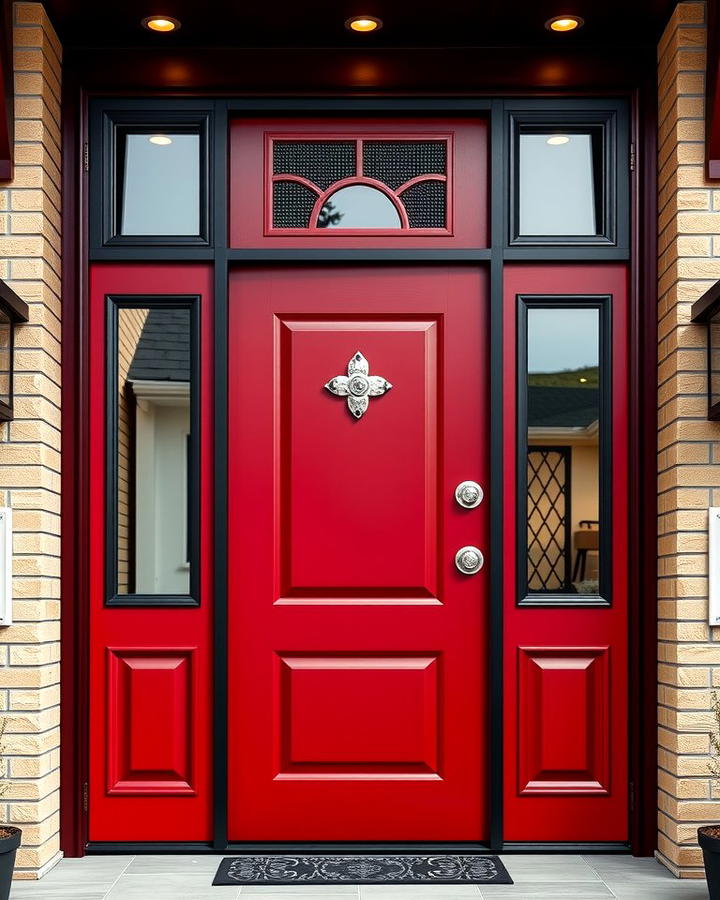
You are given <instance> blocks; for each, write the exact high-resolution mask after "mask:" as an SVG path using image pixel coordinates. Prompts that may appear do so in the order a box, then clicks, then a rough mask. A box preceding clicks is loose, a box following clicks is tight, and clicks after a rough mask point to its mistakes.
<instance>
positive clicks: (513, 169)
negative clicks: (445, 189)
mask: <svg viewBox="0 0 720 900" xmlns="http://www.w3.org/2000/svg"><path fill="white" fill-rule="evenodd" d="M505 110H506V117H507V130H508V149H509V153H510V156H509V163H508V172H509V184H508V194H507V200H508V210H509V215H508V223H507V224H508V229H507V232H506V234H507V241H508V247H509V248H511V249H514V248H533V249H534V250H535V252H536V253H537V250H539V249H541V248H545V247H548V248H549V247H555V248H560V247H563V248H566V252H567V250H568V249H574V250H576V251H577V250H578V249H580V250H581V252H582V258H584V259H585V258H587V251H588V250H594V251H595V252H596V253H598V254H599V258H605V259H607V258H608V256H607V254H608V252H609V251H612V250H619V251H620V252H621V253H622V254H623V256H622V258H627V257H628V256H629V252H630V251H629V248H630V214H629V211H630V206H629V199H630V184H629V176H630V137H629V135H630V132H629V119H628V108H627V104H626V103H625V102H624V101H616V100H594V101H593V102H592V103H589V102H586V101H583V100H530V101H527V100H524V101H518V102H515V101H510V102H507V103H506V104H505ZM548 129H551V130H552V129H560V130H562V131H564V132H569V133H576V134H577V133H584V132H586V131H590V133H591V134H598V136H599V146H597V147H596V146H595V145H596V141H593V145H594V148H593V156H594V163H595V180H596V197H599V198H600V204H599V210H598V211H599V212H600V216H599V219H600V221H599V222H598V233H597V234H596V235H521V234H520V231H519V201H520V198H519V187H518V183H519V155H520V154H519V139H520V133H521V132H523V131H524V132H526V133H527V132H528V131H529V132H530V133H532V132H533V131H538V132H541V131H542V132H544V131H546V130H548ZM603 251H605V252H603ZM515 258H516V259H518V258H520V259H521V258H523V257H522V256H515ZM556 258H568V257H567V256H564V255H563V256H557V257H556ZM574 258H578V257H577V256H575V257H574ZM596 258H598V257H596ZM611 258H613V257H611ZM614 258H617V257H614Z"/></svg>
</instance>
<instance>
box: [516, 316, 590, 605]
mask: <svg viewBox="0 0 720 900" xmlns="http://www.w3.org/2000/svg"><path fill="white" fill-rule="evenodd" d="M599 418H600V313H599V310H598V309H597V308H584V309H578V308H567V307H563V308H546V307H530V308H529V309H528V312H527V425H528V430H527V442H528V460H527V517H528V533H527V543H528V548H527V550H528V566H527V579H528V592H529V593H530V594H558V593H559V594H563V593H569V594H575V593H581V594H594V595H597V594H598V593H599V571H598V562H599V549H600V547H599V528H600V521H599V519H600V512H599V509H600V465H599Z"/></svg>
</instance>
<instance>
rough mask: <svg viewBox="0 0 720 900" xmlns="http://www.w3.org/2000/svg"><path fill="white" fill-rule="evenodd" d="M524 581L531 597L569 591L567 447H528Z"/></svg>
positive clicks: (569, 546)
mask: <svg viewBox="0 0 720 900" xmlns="http://www.w3.org/2000/svg"><path fill="white" fill-rule="evenodd" d="M527 466H528V468H527V529H528V559H527V565H528V569H527V573H528V574H527V579H528V590H529V591H530V592H531V593H563V592H565V591H568V590H570V588H571V584H572V582H571V566H570V561H571V543H570V521H571V520H570V466H571V448H570V447H537V446H532V447H528V462H527Z"/></svg>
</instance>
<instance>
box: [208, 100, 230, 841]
mask: <svg viewBox="0 0 720 900" xmlns="http://www.w3.org/2000/svg"><path fill="white" fill-rule="evenodd" d="M214 152H215V165H214V170H215V183H214V191H215V197H214V204H213V209H214V211H215V222H214V231H215V235H216V237H217V250H216V255H215V271H214V285H213V310H214V312H213V393H214V395H213V434H214V441H213V479H214V481H213V483H214V492H213V534H214V535H215V539H214V544H213V681H214V685H213V729H214V731H213V735H214V743H213V749H212V754H213V813H212V816H213V830H212V833H213V847H214V848H215V849H216V850H217V849H221V848H222V847H224V846H225V845H226V844H227V832H228V809H227V804H228V726H227V714H228V643H227V642H228V633H227V622H228V547H227V524H228V506H227V504H228V456H229V448H228V424H227V423H228V290H229V284H228V257H227V250H226V247H227V242H228V203H227V197H228V184H227V170H228V162H227V161H228V118H227V105H226V104H225V103H224V102H223V101H220V100H219V101H218V102H217V104H216V112H215V139H214Z"/></svg>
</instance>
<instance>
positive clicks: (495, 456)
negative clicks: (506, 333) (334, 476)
mask: <svg viewBox="0 0 720 900" xmlns="http://www.w3.org/2000/svg"><path fill="white" fill-rule="evenodd" d="M505 154H506V149H505V130H504V128H503V103H502V101H501V100H495V101H494V102H493V107H492V114H491V119H490V154H489V156H490V173H491V180H490V238H491V247H492V258H491V261H490V346H489V348H488V349H489V354H490V373H489V374H490V422H491V427H490V429H489V431H490V484H489V486H488V487H489V488H490V490H489V491H488V492H487V493H489V495H490V496H489V503H490V598H489V605H490V614H489V615H490V622H489V631H490V633H489V653H490V666H489V668H490V673H489V677H490V684H489V691H490V697H489V704H488V708H489V713H488V731H487V734H488V741H489V767H488V768H489V771H488V773H487V774H488V781H487V784H488V787H489V795H490V848H491V849H492V850H493V851H494V852H499V851H500V850H502V846H503V832H504V825H503V819H504V811H505V804H504V797H503V794H504V740H505V728H504V712H505V710H504V678H503V641H504V632H503V615H504V593H505V592H504V589H503V581H504V563H503V557H504V553H503V541H504V520H505V501H504V497H503V492H504V477H503V472H504V465H505V463H504V457H505V441H504V434H503V415H504V413H503V409H504V404H505V397H504V381H505V374H504V370H503V359H504V353H503V315H504V312H503V307H504V302H503V260H502V246H503V235H504V233H505V216H506V204H505V194H504V182H503V179H502V178H499V177H497V176H496V175H495V173H497V172H503V171H504V170H505Z"/></svg>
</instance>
